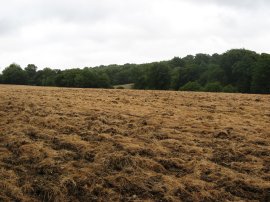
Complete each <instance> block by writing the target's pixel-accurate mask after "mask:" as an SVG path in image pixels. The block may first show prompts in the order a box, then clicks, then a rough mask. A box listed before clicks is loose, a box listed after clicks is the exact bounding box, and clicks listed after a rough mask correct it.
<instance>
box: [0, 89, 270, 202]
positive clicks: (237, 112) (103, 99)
mask: <svg viewBox="0 0 270 202" xmlns="http://www.w3.org/2000/svg"><path fill="white" fill-rule="evenodd" d="M269 190H270V96H269V95H264V96H263V95H242V94H222V93H219V94H215V93H188V92H165V91H136V90H98V89H66V88H43V87H26V86H8V85H2V86H0V201H1V200H3V201H10V200H18V201H20V200H21V201H108V200H109V201H142V200H143V201H237V200H243V201H248V200H250V201H267V200H268V199H269Z"/></svg>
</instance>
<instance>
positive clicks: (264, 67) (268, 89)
mask: <svg viewBox="0 0 270 202" xmlns="http://www.w3.org/2000/svg"><path fill="white" fill-rule="evenodd" d="M251 92H252V93H262V94H267V93H270V54H262V55H261V56H260V57H259V60H258V62H257V64H256V66H255V69H254V71H253V76H252V87H251Z"/></svg>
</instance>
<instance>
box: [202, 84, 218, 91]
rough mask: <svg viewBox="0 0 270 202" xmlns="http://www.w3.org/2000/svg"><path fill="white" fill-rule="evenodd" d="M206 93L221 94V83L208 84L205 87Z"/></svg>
mask: <svg viewBox="0 0 270 202" xmlns="http://www.w3.org/2000/svg"><path fill="white" fill-rule="evenodd" d="M204 91H206V92H221V91H222V86H221V84H220V83H219V82H213V83H207V84H206V85H205V87H204Z"/></svg>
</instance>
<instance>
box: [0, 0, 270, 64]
mask: <svg viewBox="0 0 270 202" xmlns="http://www.w3.org/2000/svg"><path fill="white" fill-rule="evenodd" d="M269 7H270V4H269V3H268V1H263V0H261V1H260V0H258V1H249V0H242V1H232V0H229V1H221V0H220V1H218V0H200V1H199V0H182V1H180V0H148V1H143V0H136V1H135V0H114V1H111V0H99V1H93V0H76V1H75V0H57V1H53V0H46V1H45V0H39V1H36V0H9V1H7V2H5V3H2V5H1V7H0V13H1V14H0V67H2V68H3V67H5V66H7V65H9V64H10V63H12V62H16V63H19V64H21V65H22V66H26V65H27V64H28V63H34V64H36V65H38V66H39V67H40V68H43V67H46V66H48V67H53V68H62V69H64V68H71V67H84V66H95V65H100V64H110V63H127V62H134V63H141V62H150V61H155V60H164V59H170V58H172V57H173V56H185V55H187V54H196V53H198V52H206V53H210V54H211V53H214V52H218V53H221V52H223V51H226V50H228V49H230V48H249V49H253V50H255V51H258V52H269V47H268V46H267V44H269V40H270V39H269V36H270V15H269V12H268V11H269ZM255 8H256V9H255Z"/></svg>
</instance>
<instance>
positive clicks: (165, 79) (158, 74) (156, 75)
mask: <svg viewBox="0 0 270 202" xmlns="http://www.w3.org/2000/svg"><path fill="white" fill-rule="evenodd" d="M147 82H148V87H149V88H150V89H154V90H167V89H169V87H170V82H171V75H170V70H169V67H168V66H167V65H166V64H164V63H155V64H153V65H151V67H150V69H149V72H148V76H147Z"/></svg>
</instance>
